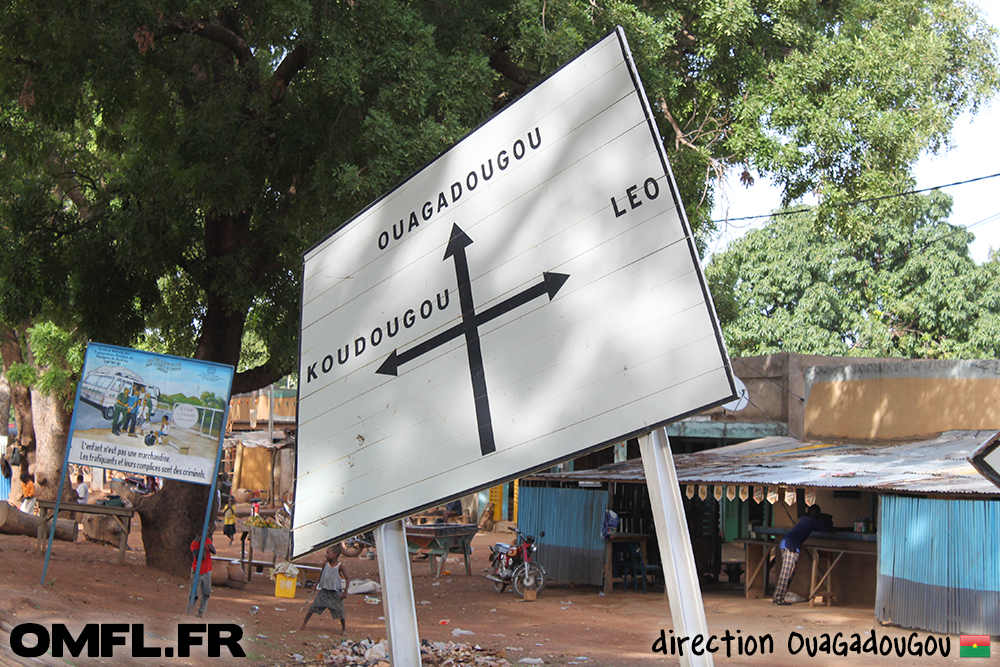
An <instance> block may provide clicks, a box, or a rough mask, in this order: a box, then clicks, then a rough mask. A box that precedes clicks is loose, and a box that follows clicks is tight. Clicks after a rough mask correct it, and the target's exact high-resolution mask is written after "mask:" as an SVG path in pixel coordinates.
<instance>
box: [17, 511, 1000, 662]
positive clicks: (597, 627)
mask: <svg viewBox="0 0 1000 667" xmlns="http://www.w3.org/2000/svg"><path fill="white" fill-rule="evenodd" d="M505 538H506V535H505V534H480V535H478V536H477V537H476V538H475V539H474V541H473V547H474V553H473V563H472V574H473V576H472V577H469V576H466V574H465V567H464V565H463V564H462V563H461V562H459V558H458V557H453V558H452V559H450V561H449V563H448V565H447V566H446V568H447V570H448V571H449V572H450V574H447V575H445V576H443V577H441V578H440V579H435V578H434V577H433V576H432V574H431V568H430V566H429V564H428V563H427V562H426V561H414V562H411V570H412V575H413V588H414V597H415V602H416V609H417V612H416V613H417V622H418V626H419V633H420V636H421V638H422V639H425V640H428V641H430V642H456V643H458V642H460V643H468V644H471V645H478V646H479V647H480V648H482V649H485V650H487V651H489V652H491V653H497V652H500V651H501V650H502V655H503V657H505V658H506V659H507V660H509V661H510V662H511V663H512V664H514V665H517V664H519V663H520V661H522V660H524V659H526V658H528V659H530V658H535V659H539V658H540V659H542V660H544V662H545V663H546V664H552V665H570V664H575V665H588V666H594V667H604V666H620V667H645V666H649V665H654V664H655V665H676V664H680V661H679V658H678V657H677V656H676V655H666V656H664V655H662V654H659V653H654V652H653V651H652V646H653V644H654V642H655V641H656V639H657V638H658V637H659V636H660V632H661V630H663V631H664V632H665V633H666V636H667V638H668V642H669V638H670V636H671V632H672V625H671V622H670V610H669V605H668V603H667V600H666V599H665V597H664V595H663V593H662V590H658V591H651V592H650V593H648V594H643V593H642V592H638V593H636V592H632V591H629V592H623V591H620V590H617V589H616V590H615V591H614V592H612V593H611V594H610V595H607V596H604V595H601V594H600V591H599V589H597V588H596V587H591V586H578V587H573V586H570V585H569V584H565V583H560V582H550V584H549V585H547V586H546V588H545V590H544V591H543V592H542V593H541V594H540V595H539V597H538V599H537V600H535V601H533V602H524V601H522V600H520V599H519V598H518V597H517V596H516V595H515V594H514V593H513V592H511V591H510V590H508V591H507V592H505V593H503V594H498V593H496V592H494V590H493V585H492V583H491V582H490V581H489V580H487V579H486V578H485V576H484V575H485V574H486V572H487V568H488V559H487V554H488V553H489V549H488V545H489V544H490V543H491V542H493V541H496V540H498V539H499V540H504V539H505ZM216 543H217V547H218V550H219V556H221V557H227V558H233V559H238V558H239V556H240V542H239V538H238V536H237V540H236V541H235V542H234V544H233V546H230V545H229V544H228V540H227V539H226V538H225V537H223V536H222V534H221V533H219V534H217V535H216ZM35 544H36V542H35V539H34V538H30V537H24V536H11V535H0V552H2V553H3V563H4V568H3V572H2V573H0V579H2V582H3V583H2V587H0V589H2V590H0V627H2V630H3V638H2V643H0V665H6V664H11V665H14V664H32V665H38V664H47V665H57V664H58V665H81V666H86V665H123V664H137V665H167V666H173V665H195V666H201V665H212V666H217V665H223V664H239V665H262V666H265V665H266V666H274V665H288V664H294V663H295V662H296V661H297V660H303V661H306V662H309V661H320V660H321V659H322V658H323V656H324V654H325V652H326V651H328V650H329V649H330V647H331V646H332V645H333V644H335V643H339V642H340V640H341V639H342V637H341V635H340V624H339V622H337V621H334V620H332V619H331V618H330V617H329V616H327V615H324V616H321V617H315V616H314V617H313V618H312V619H311V620H310V622H309V626H308V628H307V629H306V630H305V631H301V630H299V627H300V625H301V623H302V619H303V617H304V615H305V612H304V610H303V605H304V603H305V601H306V597H307V593H308V592H307V591H304V590H303V589H301V588H300V589H298V591H297V597H296V598H295V599H288V598H277V597H275V596H274V592H275V586H274V583H273V582H272V581H271V580H269V579H268V578H267V575H266V574H263V575H260V574H255V575H254V577H253V579H252V581H251V582H250V584H249V585H248V586H247V587H246V588H245V589H244V590H236V589H233V588H229V587H216V588H214V589H213V591H212V596H211V598H210V602H209V606H208V617H207V621H208V622H209V623H235V624H239V625H240V626H241V628H242V631H243V639H242V640H241V641H240V646H241V647H242V648H243V650H244V651H245V652H246V657H245V658H242V659H235V658H231V657H229V656H228V653H227V652H226V650H225V649H223V654H222V657H218V658H211V657H208V656H207V655H206V653H205V651H204V649H203V648H202V649H201V650H200V653H199V652H198V651H199V649H197V648H196V649H195V653H194V655H192V657H189V658H180V657H170V658H166V657H162V658H131V657H128V656H129V655H130V654H131V650H130V649H131V647H130V646H127V647H116V648H115V651H116V652H115V654H114V656H113V657H108V658H87V657H83V656H82V657H80V658H73V657H63V658H53V657H51V656H42V657H40V658H38V659H37V660H31V659H27V658H17V657H16V656H14V655H13V653H11V651H10V632H11V630H12V629H13V628H14V627H16V626H18V625H19V624H23V623H39V624H42V625H44V626H46V627H51V624H53V623H66V624H67V626H68V627H69V628H70V629H71V631H73V632H74V633H78V632H79V630H80V629H81V628H82V627H83V626H84V624H87V623H128V624H138V623H141V624H143V633H144V634H143V645H144V646H146V647H163V648H166V647H174V649H173V650H174V651H176V646H177V642H176V640H177V636H178V625H179V624H184V623H195V622H198V619H195V618H194V617H192V616H186V615H184V611H185V608H186V605H187V594H188V583H189V582H188V580H187V579H178V578H173V577H168V576H165V575H163V574H161V573H158V572H157V571H155V570H151V569H148V568H146V566H145V559H144V554H143V552H142V543H141V539H140V534H139V524H138V517H136V519H135V520H134V523H133V532H132V535H131V537H130V540H129V546H130V550H129V552H128V553H127V554H126V561H125V564H124V565H122V566H118V565H117V564H116V558H117V553H118V550H117V548H115V547H111V546H106V545H100V544H96V543H92V542H87V541H85V540H84V538H83V537H82V535H81V537H80V539H79V541H77V542H75V543H69V542H59V541H57V542H55V544H54V546H53V550H52V555H51V561H50V563H49V568H48V575H47V582H46V585H44V586H43V585H41V584H40V578H41V573H42V566H43V561H44V555H38V554H36V552H35ZM305 562H311V563H315V564H319V563H321V562H322V559H321V557H320V556H318V555H315V556H312V557H310V558H307V559H305ZM342 562H344V563H345V566H346V568H347V570H348V572H349V573H350V576H351V577H352V578H354V579H372V580H375V581H378V578H379V577H378V564H377V561H376V560H368V559H366V558H364V557H362V558H344V559H342ZM704 599H705V607H706V615H707V619H708V626H709V631H710V633H712V634H716V635H718V636H719V637H722V636H723V635H724V634H725V633H726V632H727V631H729V632H730V633H731V634H732V635H736V636H739V637H747V636H750V635H753V636H761V635H768V634H769V635H771V637H772V638H773V643H774V653H768V654H765V655H761V654H760V653H759V652H758V654H757V655H754V656H752V657H749V656H745V655H744V656H740V655H738V648H737V647H738V644H737V642H736V641H734V642H733V643H732V650H733V655H732V656H731V657H727V656H726V652H725V651H726V649H725V644H724V643H717V644H716V645H717V646H719V647H721V650H720V651H719V652H717V653H715V654H714V663H715V664H716V665H767V666H779V667H780V666H784V665H788V666H791V665H810V666H812V665H816V666H817V667H825V666H827V665H830V666H832V665H872V664H886V665H894V666H900V667H904V666H910V665H913V666H917V665H920V666H922V667H924V666H925V667H943V666H944V665H953V664H954V663H956V662H958V661H959V647H958V641H959V640H958V637H957V636H955V635H952V636H950V642H951V643H950V646H951V652H950V655H949V656H948V657H946V658H945V657H941V655H940V652H939V653H938V654H936V655H935V656H932V657H928V656H926V655H923V656H912V655H908V656H906V657H898V656H897V655H896V654H895V653H892V654H891V655H888V656H877V657H876V656H872V655H870V654H862V655H860V656H859V655H856V654H854V653H848V655H847V656H846V657H842V656H838V655H834V654H832V653H820V654H818V655H816V656H815V657H811V656H809V655H808V654H807V652H806V650H802V651H801V652H799V653H797V654H795V655H791V654H790V653H789V650H788V647H787V642H788V639H789V637H790V636H791V633H798V634H799V635H802V636H803V637H804V638H807V639H808V640H809V641H812V640H813V639H814V638H816V639H818V640H819V641H820V642H821V641H822V639H823V634H824V633H828V634H829V635H830V637H831V638H832V637H833V636H834V635H835V633H838V632H840V633H844V635H846V637H845V638H846V640H847V642H848V644H850V642H851V637H850V635H851V634H852V633H858V634H860V635H861V640H862V641H864V640H865V639H868V638H869V637H870V632H871V631H872V630H873V629H874V631H875V633H876V637H877V638H878V639H879V640H881V639H882V638H883V637H889V638H895V639H897V640H898V639H899V638H904V639H905V638H908V637H910V636H911V634H912V632H911V631H908V630H903V629H900V628H891V627H882V626H878V625H877V624H876V623H875V622H874V618H873V615H872V612H871V610H870V609H858V608H843V607H832V608H821V607H816V608H810V607H809V606H808V605H807V604H796V605H791V606H786V607H776V606H773V605H771V604H770V601H769V600H749V601H748V600H745V599H744V597H743V594H742V589H740V588H736V587H734V586H732V585H720V586H718V587H714V588H711V589H708V590H706V591H705V592H704ZM255 607H256V608H257V610H256V612H254V608H255ZM345 608H346V613H347V633H346V636H347V637H348V638H350V639H353V640H360V639H363V638H371V639H373V640H378V639H380V638H382V637H384V636H385V624H384V620H383V616H384V612H383V608H382V605H381V604H380V603H379V604H369V603H366V601H365V596H364V595H352V596H348V598H347V600H346V603H345ZM931 636H932V635H930V634H929V633H926V632H918V633H917V635H916V641H919V642H920V643H921V645H925V644H926V642H927V640H928V638H930V637H931ZM934 637H936V638H938V639H943V637H942V636H940V635H935V636H934ZM716 641H717V642H718V640H716ZM164 653H165V652H164ZM998 654H1000V646H998V644H997V642H994V644H993V655H994V656H996V655H998ZM175 656H176V653H175ZM995 659H996V658H995V657H994V658H993V660H995ZM974 663H976V661H975V660H973V661H970V662H969V664H970V665H972V664H974ZM979 663H986V664H989V663H990V660H981V661H979ZM314 664H323V663H322V662H316V663H314ZM524 664H530V663H524ZM535 664H537V663H535ZM977 664H978V663H977Z"/></svg>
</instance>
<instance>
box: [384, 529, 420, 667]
mask: <svg viewBox="0 0 1000 667" xmlns="http://www.w3.org/2000/svg"><path fill="white" fill-rule="evenodd" d="M375 546H376V548H377V549H378V573H379V577H380V578H381V579H382V611H383V614H384V615H385V629H386V634H387V636H388V639H389V657H390V661H391V662H392V665H393V667H420V636H419V635H418V633H417V607H416V603H415V602H414V599H413V578H412V577H411V575H410V554H409V552H408V551H407V549H406V528H405V527H404V526H403V521H402V519H400V520H398V521H390V522H388V523H384V524H382V525H381V526H379V527H378V528H377V529H376V530H375Z"/></svg>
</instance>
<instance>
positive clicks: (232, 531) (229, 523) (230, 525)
mask: <svg viewBox="0 0 1000 667" xmlns="http://www.w3.org/2000/svg"><path fill="white" fill-rule="evenodd" d="M222 534H223V535H225V536H226V537H228V538H229V543H230V544H232V543H233V538H234V537H235V536H236V508H235V507H233V497H232V496H226V506H225V508H223V510H222Z"/></svg>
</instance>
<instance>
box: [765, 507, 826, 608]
mask: <svg viewBox="0 0 1000 667" xmlns="http://www.w3.org/2000/svg"><path fill="white" fill-rule="evenodd" d="M820 513H821V512H820V508H819V505H812V506H810V507H809V509H807V510H806V513H805V514H803V515H802V518H801V519H799V520H798V522H797V523H796V524H795V526H794V527H793V528H792V529H791V530H790V531H788V533H786V534H785V537H784V538H783V539H782V540H781V574H780V575H779V576H778V585H777V587H776V588H775V589H774V599H773V600H772V601H771V602H772V604H778V605H786V604H791V602H787V601H786V600H785V594H786V593H788V584H790V583H791V581H792V575H794V574H795V564H796V563H797V562H798V561H799V550H800V549H801V548H802V543H803V542H805V541H806V540H807V539H809V536H810V535H812V533H813V531H820V532H826V531H828V530H830V526H829V525H828V524H827V523H826V522H824V521H823V520H822V519H821V518H820Z"/></svg>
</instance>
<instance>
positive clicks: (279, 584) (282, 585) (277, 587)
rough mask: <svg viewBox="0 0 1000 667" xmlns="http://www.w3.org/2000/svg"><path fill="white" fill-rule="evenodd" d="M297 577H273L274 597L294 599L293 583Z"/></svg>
mask: <svg viewBox="0 0 1000 667" xmlns="http://www.w3.org/2000/svg"><path fill="white" fill-rule="evenodd" d="M297 579H298V577H286V576H285V575H283V574H280V573H279V574H275V575H274V597H276V598H293V597H295V582H296V580H297Z"/></svg>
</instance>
